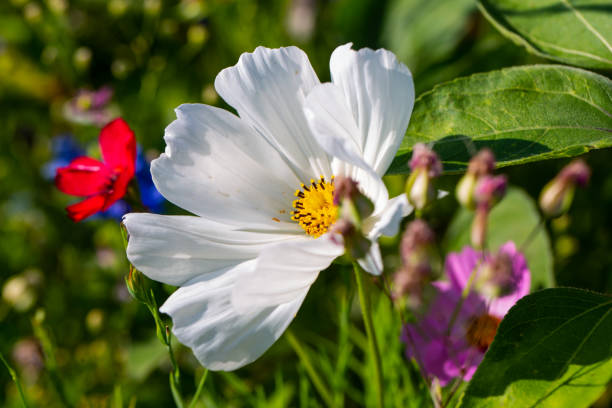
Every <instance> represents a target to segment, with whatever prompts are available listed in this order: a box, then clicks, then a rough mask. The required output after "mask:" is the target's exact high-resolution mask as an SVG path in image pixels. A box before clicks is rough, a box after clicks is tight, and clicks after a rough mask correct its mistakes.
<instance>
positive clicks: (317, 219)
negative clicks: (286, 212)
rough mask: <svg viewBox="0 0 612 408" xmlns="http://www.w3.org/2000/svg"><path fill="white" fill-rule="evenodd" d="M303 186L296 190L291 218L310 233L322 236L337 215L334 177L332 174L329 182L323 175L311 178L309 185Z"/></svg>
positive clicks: (314, 235)
mask: <svg viewBox="0 0 612 408" xmlns="http://www.w3.org/2000/svg"><path fill="white" fill-rule="evenodd" d="M301 187H302V188H301V190H296V191H295V196H296V197H297V200H295V201H294V202H293V208H294V210H293V211H291V219H292V220H294V221H297V222H298V223H299V224H300V226H301V227H302V228H304V231H306V233H307V234H308V235H311V236H313V237H315V238H317V237H320V236H321V235H323V234H325V233H326V232H327V230H328V228H329V226H330V225H332V224H333V223H334V222H335V221H336V217H337V212H338V209H337V207H336V206H335V205H334V178H333V176H332V178H331V181H330V182H327V181H325V177H323V176H321V177H320V178H319V180H314V179H311V180H310V184H309V185H305V184H302V185H301Z"/></svg>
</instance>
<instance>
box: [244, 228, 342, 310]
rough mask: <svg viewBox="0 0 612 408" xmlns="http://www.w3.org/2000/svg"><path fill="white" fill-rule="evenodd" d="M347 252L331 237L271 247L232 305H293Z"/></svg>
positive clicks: (263, 253) (263, 254)
mask: <svg viewBox="0 0 612 408" xmlns="http://www.w3.org/2000/svg"><path fill="white" fill-rule="evenodd" d="M343 252H344V247H343V246H341V245H338V244H336V243H333V242H332V241H331V240H330V236H329V235H323V236H321V237H319V238H316V239H314V238H310V237H304V238H302V239H299V240H294V241H291V242H285V243H281V244H278V245H273V246H270V247H268V248H266V249H265V250H264V251H263V252H262V253H261V254H260V255H259V257H258V258H257V260H256V262H255V268H254V270H253V272H252V273H251V274H249V275H248V276H246V277H245V278H244V279H242V280H241V281H240V282H239V283H238V284H237V286H236V289H235V290H234V293H233V297H232V302H233V304H234V306H235V307H236V309H237V310H240V311H247V310H249V309H250V308H252V307H254V306H256V307H265V306H275V305H280V304H282V303H286V302H290V301H292V300H293V299H295V298H297V297H299V296H300V294H302V293H303V292H304V291H307V290H308V288H310V285H312V283H313V282H314V281H315V279H316V278H317V276H318V275H319V272H320V271H322V270H323V269H325V268H327V267H328V266H329V265H330V264H331V263H332V261H333V260H334V259H335V258H336V257H338V256H340V255H342V253H343Z"/></svg>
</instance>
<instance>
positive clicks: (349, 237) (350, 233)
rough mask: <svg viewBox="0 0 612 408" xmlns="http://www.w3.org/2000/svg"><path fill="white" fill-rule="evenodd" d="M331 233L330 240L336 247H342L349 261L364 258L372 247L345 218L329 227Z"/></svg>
mask: <svg viewBox="0 0 612 408" xmlns="http://www.w3.org/2000/svg"><path fill="white" fill-rule="evenodd" d="M331 232H332V235H331V240H332V241H333V242H334V243H336V244H338V245H344V248H345V250H346V253H347V254H348V255H349V257H350V258H351V259H361V258H363V257H365V256H366V255H367V253H368V251H369V250H370V246H371V245H372V243H371V242H370V240H369V239H367V238H366V237H364V236H363V234H362V233H361V231H360V230H359V229H357V228H356V227H355V225H354V224H353V223H351V222H350V221H349V220H348V219H346V218H341V219H339V220H338V221H336V222H335V223H334V225H333V226H332V227H331ZM340 237H341V238H340Z"/></svg>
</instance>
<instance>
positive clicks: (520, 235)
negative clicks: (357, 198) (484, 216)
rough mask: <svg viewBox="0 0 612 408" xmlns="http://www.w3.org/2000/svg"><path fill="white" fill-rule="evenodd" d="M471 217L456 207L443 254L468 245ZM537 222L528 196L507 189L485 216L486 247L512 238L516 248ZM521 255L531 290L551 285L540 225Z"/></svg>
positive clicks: (547, 250)
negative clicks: (528, 273) (486, 219)
mask: <svg viewBox="0 0 612 408" xmlns="http://www.w3.org/2000/svg"><path fill="white" fill-rule="evenodd" d="M518 214H520V216H517V215H518ZM473 218H474V213H473V212H472V211H468V210H466V209H461V210H459V212H458V213H457V215H456V216H455V218H454V219H453V221H452V222H451V224H450V226H449V227H448V230H447V232H446V236H445V237H444V243H443V247H444V249H445V251H446V252H447V253H448V252H456V251H461V249H462V248H463V247H464V246H466V245H470V228H471V225H472V219H473ZM539 224H540V214H539V213H538V210H537V209H536V206H535V203H534V202H533V200H532V199H531V197H529V196H528V195H527V194H526V193H525V192H524V191H523V190H520V189H518V188H510V189H509V190H508V194H507V195H506V197H505V198H504V199H503V200H502V201H501V202H500V203H499V204H497V206H495V207H494V208H493V210H492V211H491V214H490V215H489V226H488V227H489V230H488V245H489V248H490V249H491V250H492V251H497V250H498V248H499V247H500V246H501V245H502V244H504V243H506V242H508V241H514V243H515V244H516V246H517V247H520V246H521V245H522V244H523V243H524V242H525V241H526V240H527V239H528V237H529V235H530V233H531V232H532V231H533V230H534V229H535V228H536V227H537V226H538V225H539ZM524 255H525V257H526V258H527V265H528V266H529V270H530V272H531V288H532V290H535V289H541V288H547V287H551V286H553V285H554V276H553V258H552V253H551V249H550V242H549V241H548V235H547V234H546V230H545V228H540V229H539V231H538V232H537V233H536V235H535V236H534V237H533V239H531V240H530V242H529V243H528V245H527V246H526V248H525V250H524Z"/></svg>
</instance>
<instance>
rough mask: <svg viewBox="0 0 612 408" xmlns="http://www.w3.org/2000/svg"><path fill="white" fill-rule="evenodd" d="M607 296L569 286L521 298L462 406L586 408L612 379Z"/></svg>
mask: <svg viewBox="0 0 612 408" xmlns="http://www.w3.org/2000/svg"><path fill="white" fill-rule="evenodd" d="M611 335H612V297H610V296H606V295H602V294H597V293H593V292H588V291H585V290H580V289H572V288H556V289H546V290H543V291H540V292H536V293H534V294H532V295H529V296H526V297H524V298H523V299H521V300H520V301H519V302H518V303H517V304H516V305H515V306H514V307H513V308H512V309H511V310H510V312H509V313H508V315H507V316H506V317H505V319H504V320H503V321H502V323H501V325H500V326H499V330H498V332H497V336H496V337H495V340H494V341H493V343H492V344H491V348H490V349H489V350H488V351H487V354H486V355H485V357H484V360H483V361H482V363H481V364H480V366H479V367H478V370H477V371H476V374H474V377H473V378H472V381H471V382H470V384H469V386H468V388H467V390H466V392H465V394H464V396H463V400H462V403H461V407H462V408H468V407H478V408H480V407H572V408H577V407H587V406H589V405H590V404H591V403H593V402H594V401H595V400H596V399H597V397H598V396H599V395H600V394H601V393H602V392H603V391H604V390H605V388H606V384H607V382H608V381H609V380H610V378H612V342H610V338H611Z"/></svg>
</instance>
